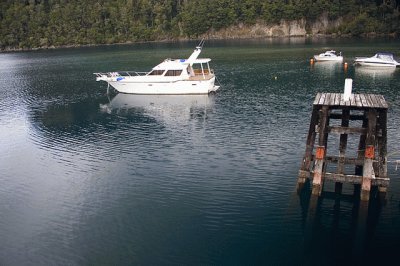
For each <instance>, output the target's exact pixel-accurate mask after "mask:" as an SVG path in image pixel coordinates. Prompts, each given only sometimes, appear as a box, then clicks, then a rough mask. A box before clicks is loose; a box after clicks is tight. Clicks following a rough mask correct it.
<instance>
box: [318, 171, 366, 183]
mask: <svg viewBox="0 0 400 266" xmlns="http://www.w3.org/2000/svg"><path fill="white" fill-rule="evenodd" d="M325 179H326V180H329V181H334V182H340V183H349V184H361V182H362V176H358V175H345V174H336V173H325Z"/></svg>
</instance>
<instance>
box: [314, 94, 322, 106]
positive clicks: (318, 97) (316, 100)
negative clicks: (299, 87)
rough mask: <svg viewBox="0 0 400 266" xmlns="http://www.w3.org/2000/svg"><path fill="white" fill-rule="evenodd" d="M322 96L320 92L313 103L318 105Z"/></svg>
mask: <svg viewBox="0 0 400 266" xmlns="http://www.w3.org/2000/svg"><path fill="white" fill-rule="evenodd" d="M320 98H321V93H320V92H318V93H317V95H316V96H315V100H314V103H313V105H317V104H318V102H319V99H320Z"/></svg>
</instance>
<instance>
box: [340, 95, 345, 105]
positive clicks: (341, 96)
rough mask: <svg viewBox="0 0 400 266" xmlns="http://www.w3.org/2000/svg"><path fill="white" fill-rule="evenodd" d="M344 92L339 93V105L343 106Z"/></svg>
mask: <svg viewBox="0 0 400 266" xmlns="http://www.w3.org/2000/svg"><path fill="white" fill-rule="evenodd" d="M343 97H344V94H343V93H340V104H339V105H340V106H345V105H346V104H345V102H344V98H343Z"/></svg>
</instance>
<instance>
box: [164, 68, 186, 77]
mask: <svg viewBox="0 0 400 266" xmlns="http://www.w3.org/2000/svg"><path fill="white" fill-rule="evenodd" d="M181 73H182V70H168V71H167V73H165V76H168V77H171V76H180V75H181Z"/></svg>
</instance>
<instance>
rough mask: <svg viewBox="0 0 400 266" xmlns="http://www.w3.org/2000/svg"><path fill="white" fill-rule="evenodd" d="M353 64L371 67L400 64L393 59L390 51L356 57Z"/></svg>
mask: <svg viewBox="0 0 400 266" xmlns="http://www.w3.org/2000/svg"><path fill="white" fill-rule="evenodd" d="M354 64H355V65H360V66H372V67H396V66H398V65H400V63H399V62H397V61H396V60H394V58H393V54H392V53H376V54H375V55H374V56H373V57H356V59H355V60H354Z"/></svg>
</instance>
